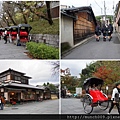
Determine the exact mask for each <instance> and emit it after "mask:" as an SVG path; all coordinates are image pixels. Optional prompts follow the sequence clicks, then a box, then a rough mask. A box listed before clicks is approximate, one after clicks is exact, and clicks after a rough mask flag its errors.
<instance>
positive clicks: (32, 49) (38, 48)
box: [26, 42, 59, 59]
mask: <svg viewBox="0 0 120 120" xmlns="http://www.w3.org/2000/svg"><path fill="white" fill-rule="evenodd" d="M26 46H27V49H28V51H29V53H30V55H32V56H33V57H34V58H37V59H59V49H57V48H55V47H52V46H48V45H46V44H44V43H35V42H28V43H27V44H26Z"/></svg>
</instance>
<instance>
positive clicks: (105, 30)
mask: <svg viewBox="0 0 120 120" xmlns="http://www.w3.org/2000/svg"><path fill="white" fill-rule="evenodd" d="M101 33H102V34H103V41H106V38H107V37H108V40H109V41H111V39H112V33H113V26H112V24H111V23H110V24H104V25H103V27H100V25H99V24H98V25H97V26H96V29H95V37H96V41H99V40H100V35H101Z"/></svg>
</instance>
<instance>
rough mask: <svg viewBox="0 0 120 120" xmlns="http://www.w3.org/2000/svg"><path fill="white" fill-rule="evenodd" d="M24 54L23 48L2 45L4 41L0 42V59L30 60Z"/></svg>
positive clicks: (11, 44)
mask: <svg viewBox="0 0 120 120" xmlns="http://www.w3.org/2000/svg"><path fill="white" fill-rule="evenodd" d="M24 52H27V50H25V47H24V46H16V45H14V44H13V43H7V44H4V40H0V59H30V58H29V57H28V56H27V55H26V54H25V53H24Z"/></svg>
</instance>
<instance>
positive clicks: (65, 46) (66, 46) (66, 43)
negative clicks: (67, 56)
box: [61, 42, 71, 53]
mask: <svg viewBox="0 0 120 120" xmlns="http://www.w3.org/2000/svg"><path fill="white" fill-rule="evenodd" d="M70 48H71V46H70V44H69V43H68V42H64V43H61V53H63V52H65V51H66V50H68V49H70Z"/></svg>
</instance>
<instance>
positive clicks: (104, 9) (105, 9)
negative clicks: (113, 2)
mask: <svg viewBox="0 0 120 120" xmlns="http://www.w3.org/2000/svg"><path fill="white" fill-rule="evenodd" d="M104 14H105V22H106V7H105V1H104Z"/></svg>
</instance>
